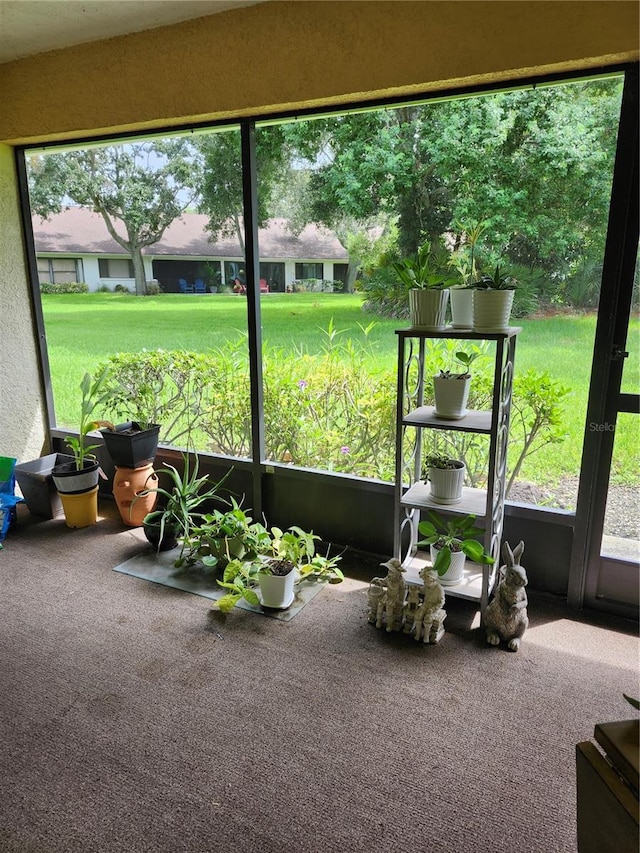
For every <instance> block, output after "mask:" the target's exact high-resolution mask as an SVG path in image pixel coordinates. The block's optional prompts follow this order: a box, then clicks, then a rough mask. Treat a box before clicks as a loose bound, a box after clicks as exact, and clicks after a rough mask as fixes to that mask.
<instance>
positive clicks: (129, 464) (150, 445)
mask: <svg viewBox="0 0 640 853" xmlns="http://www.w3.org/2000/svg"><path fill="white" fill-rule="evenodd" d="M100 433H101V434H102V438H103V439H104V443H105V447H106V448H107V452H108V454H109V456H110V457H111V461H112V462H113V464H114V465H115V467H116V468H132V469H136V468H144V467H146V466H147V465H151V464H153V461H154V459H155V458H156V452H157V450H158V435H159V433H160V425H159V424H153V423H148V422H144V421H127V422H125V423H122V424H118V425H117V426H114V425H113V424H112V423H110V422H109V421H107V422H106V425H105V427H104V428H103V429H101V430H100Z"/></svg>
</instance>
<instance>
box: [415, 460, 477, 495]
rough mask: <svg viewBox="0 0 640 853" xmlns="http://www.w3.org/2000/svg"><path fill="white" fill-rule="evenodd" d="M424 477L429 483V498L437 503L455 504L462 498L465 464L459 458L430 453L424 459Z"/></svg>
mask: <svg viewBox="0 0 640 853" xmlns="http://www.w3.org/2000/svg"><path fill="white" fill-rule="evenodd" d="M424 469H425V473H424V479H425V482H427V483H429V487H430V493H431V499H432V500H433V501H435V503H439V504H455V503H458V502H459V501H460V500H461V499H462V486H463V484H464V476H465V473H466V470H467V469H466V466H465V464H464V462H462V461H461V460H460V459H452V458H451V457H449V456H446V455H444V454H438V453H432V454H429V455H427V456H426V457H425V460H424Z"/></svg>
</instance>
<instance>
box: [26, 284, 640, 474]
mask: <svg viewBox="0 0 640 853" xmlns="http://www.w3.org/2000/svg"><path fill="white" fill-rule="evenodd" d="M43 309H44V316H45V322H46V331H47V341H48V347H49V359H50V364H51V375H52V385H53V389H54V397H55V402H56V417H57V421H58V423H60V424H63V425H66V426H72V427H73V426H74V425H76V423H77V420H78V402H79V391H78V385H79V383H80V380H81V378H82V376H83V374H84V373H85V371H87V370H88V371H92V370H94V369H95V367H96V366H97V364H98V363H99V362H101V361H103V360H104V359H105V358H106V357H107V356H109V355H111V354H113V353H117V352H136V351H140V350H142V349H158V348H159V349H164V350H172V349H188V350H195V351H197V352H208V351H210V350H212V349H215V348H216V347H218V346H220V345H222V344H223V343H225V342H226V341H229V340H237V339H238V337H239V336H243V335H246V330H247V301H246V299H245V298H243V297H239V296H234V295H223V294H216V295H206V296H193V295H186V296H183V295H178V294H175V295H174V294H171V295H161V296H158V297H145V298H139V297H135V296H128V295H121V294H103V293H100V294H65V295H56V296H47V295H45V296H43ZM261 312H262V335H263V342H264V344H265V345H267V346H272V347H277V348H280V349H281V350H282V351H283V357H288V358H295V357H296V353H297V352H298V351H300V350H304V351H306V352H309V353H318V352H321V351H322V350H323V349H324V348H326V347H327V346H329V345H330V343H331V339H330V335H329V334H328V330H329V329H330V327H333V329H334V340H335V339H337V340H345V339H348V338H352V339H353V340H354V342H359V343H361V344H364V345H365V346H367V348H368V350H369V352H370V358H371V362H372V364H373V365H375V367H389V366H392V367H393V366H395V364H396V357H397V337H396V335H395V334H394V330H395V329H397V328H402V327H404V326H405V325H406V324H404V323H402V322H399V321H397V320H388V319H382V318H379V317H376V316H375V315H373V314H367V313H365V312H364V311H363V310H362V298H361V296H360V295H358V294H353V295H352V294H313V293H303V294H269V295H268V296H265V297H263V298H262V300H261ZM515 322H516V323H517V324H518V325H520V326H522V333H521V334H520V336H519V339H518V345H517V354H516V373H517V372H518V371H525V370H527V369H529V368H534V369H535V370H538V371H547V372H548V373H549V374H550V375H551V376H552V377H553V378H554V379H555V380H557V381H558V382H560V383H561V384H562V385H564V386H566V387H567V388H569V389H570V393H569V395H568V397H567V399H566V403H565V406H564V412H565V426H566V430H567V438H566V440H565V441H563V442H562V443H561V444H559V445H553V446H550V447H547V448H544V449H543V450H541V451H540V452H539V453H537V454H534V455H533V456H531V457H530V458H529V460H527V462H526V464H525V468H524V469H523V471H522V477H523V478H524V479H531V480H533V481H534V482H537V483H539V484H541V485H552V484H554V483H556V482H557V481H558V480H559V479H560V478H561V477H563V476H575V475H577V474H578V471H579V467H580V459H581V455H582V444H583V437H584V431H585V420H586V404H587V394H588V389H589V378H590V374H591V366H592V359H593V342H594V334H595V325H596V318H595V315H593V314H589V315H570V316H569V315H560V316H554V317H547V318H543V319H535V320H522V321H521V320H518V321H515ZM367 327H369V328H368V332H367V333H366V334H365V332H364V331H363V329H366V328H367ZM639 340H640V322H639V320H638V318H634V319H633V320H632V321H631V328H630V333H629V341H628V343H627V349H628V350H629V351H630V353H631V355H630V358H629V359H628V360H627V362H626V364H625V374H624V380H625V388H626V389H627V390H632V389H635V390H636V391H637V389H638V387H639V385H640V369H639V359H638V351H639V347H638V342H639ZM639 452H640V436H639V433H638V430H637V429H633V428H629V427H628V426H626V424H625V428H624V430H620V431H619V432H618V434H617V435H616V466H615V468H614V472H613V477H614V480H616V479H617V480H618V481H619V482H637V481H638V478H639V475H638V455H639Z"/></svg>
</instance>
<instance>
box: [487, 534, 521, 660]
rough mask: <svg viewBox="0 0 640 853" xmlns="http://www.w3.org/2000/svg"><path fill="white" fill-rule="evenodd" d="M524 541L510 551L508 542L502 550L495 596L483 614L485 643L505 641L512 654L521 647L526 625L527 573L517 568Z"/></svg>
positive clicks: (493, 644)
mask: <svg viewBox="0 0 640 853" xmlns="http://www.w3.org/2000/svg"><path fill="white" fill-rule="evenodd" d="M523 552H524V542H520V543H519V544H518V545H516V547H515V548H514V549H513V551H512V550H511V548H510V547H509V543H508V542H505V543H504V545H503V547H502V556H503V558H504V561H505V565H504V566H501V568H500V580H499V583H498V587H497V589H496V593H495V596H494V598H493V600H492V601H491V603H490V604H489V606H488V607H487V609H486V611H485V614H484V623H485V630H486V632H487V642H488V643H489V644H490V645H492V646H497V645H499V644H500V640H501V639H502V640H506V642H507V647H508V648H509V649H510V650H511V651H512V652H517V651H518V649H519V648H520V641H521V640H522V635H523V634H524V632H525V631H526V629H527V626H528V624H529V617H528V616H527V593H526V592H525V589H524V588H525V586H526V585H527V573H526V572H525V570H524V569H523V567H522V566H521V565H520V558H521V557H522V554H523Z"/></svg>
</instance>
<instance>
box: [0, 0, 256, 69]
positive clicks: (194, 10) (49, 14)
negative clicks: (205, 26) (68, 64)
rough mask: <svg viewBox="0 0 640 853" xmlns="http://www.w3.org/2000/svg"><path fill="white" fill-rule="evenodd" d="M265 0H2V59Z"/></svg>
mask: <svg viewBox="0 0 640 853" xmlns="http://www.w3.org/2000/svg"><path fill="white" fill-rule="evenodd" d="M259 2H266V0H0V63H2V62H11V61H12V60H14V59H20V58H22V57H25V56H33V55H34V54H36V53H44V52H46V51H49V50H57V49H59V48H62V47H70V46H71V45H74V44H82V43H84V42H89V41H97V40H98V39H105V38H112V37H113V36H119V35H125V34H126V33H136V32H141V31H142V30H152V29H155V28H156V27H164V26H167V25H168V24H175V23H177V22H178V21H189V20H191V19H192V18H203V17H205V16H206V15H215V14H217V13H218V12H225V11H227V10H228V9H235V8H237V7H239V6H254V5H256V4H257V3H259Z"/></svg>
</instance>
